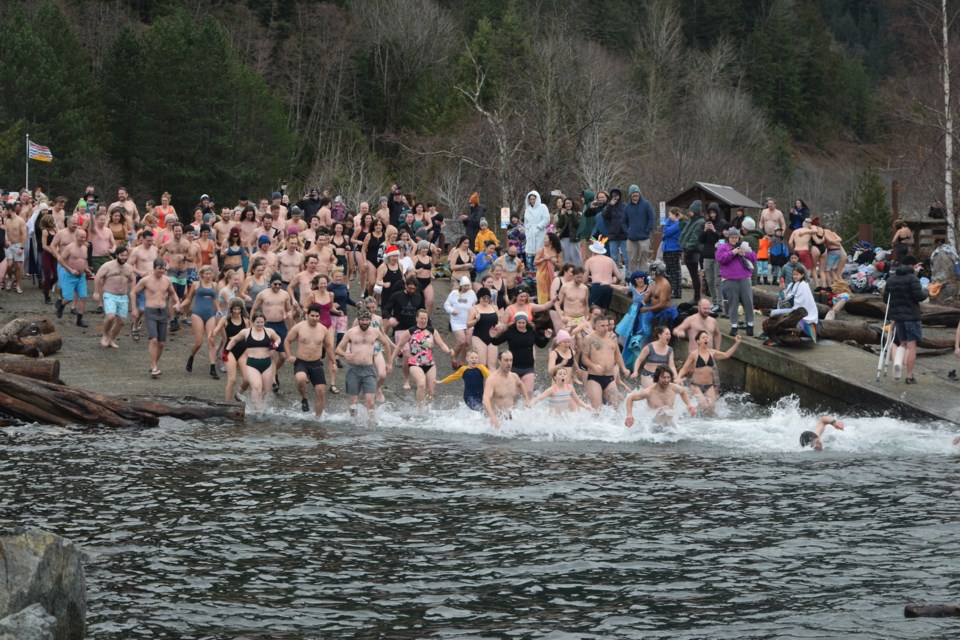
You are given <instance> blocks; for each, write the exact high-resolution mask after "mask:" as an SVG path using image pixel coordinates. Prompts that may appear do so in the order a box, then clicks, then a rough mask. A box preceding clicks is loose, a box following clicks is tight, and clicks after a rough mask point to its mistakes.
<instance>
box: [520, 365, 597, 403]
mask: <svg viewBox="0 0 960 640" xmlns="http://www.w3.org/2000/svg"><path fill="white" fill-rule="evenodd" d="M541 400H546V401H547V404H548V405H549V406H550V411H552V412H554V413H566V412H567V411H576V409H577V407H581V408H583V409H590V408H591V407H590V405H588V404H587V403H585V402H584V401H583V400H581V399H580V396H578V395H577V392H576V391H574V390H573V387H572V386H570V369H569V368H568V367H560V368H559V369H557V370H556V371H554V372H553V385H551V387H550V388H549V389H547V390H546V391H544V392H543V393H541V394H540V395H538V396H537V397H536V398H534V399H533V402H531V403H530V406H531V407H532V406H533V405H535V404H537V403H538V402H540V401H541Z"/></svg>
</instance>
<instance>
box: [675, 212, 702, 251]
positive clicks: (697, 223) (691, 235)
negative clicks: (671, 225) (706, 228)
mask: <svg viewBox="0 0 960 640" xmlns="http://www.w3.org/2000/svg"><path fill="white" fill-rule="evenodd" d="M704 222H705V221H704V219H703V218H702V217H701V216H697V217H695V218H690V219H689V220H687V221H685V222H684V224H683V229H682V230H681V231H680V246H681V247H682V248H683V250H684V251H700V234H701V233H703V225H704Z"/></svg>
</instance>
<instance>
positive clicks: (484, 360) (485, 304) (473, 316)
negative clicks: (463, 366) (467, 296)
mask: <svg viewBox="0 0 960 640" xmlns="http://www.w3.org/2000/svg"><path fill="white" fill-rule="evenodd" d="M498 322H500V314H499V313H498V311H497V308H496V307H495V306H494V305H493V303H492V302H491V301H490V290H489V289H487V288H486V287H480V288H479V289H477V304H475V305H473V307H471V308H470V313H468V314H467V326H468V327H473V337H472V338H471V340H472V341H473V348H474V349H475V350H476V352H477V354H478V355H479V357H480V364H482V365H484V366H486V367H489V366H492V365H493V363H494V362H496V361H497V347H496V345H494V344H493V338H491V337H490V329H492V328H494V327H495V326H497V323H498Z"/></svg>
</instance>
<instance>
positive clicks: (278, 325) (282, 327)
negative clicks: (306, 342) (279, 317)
mask: <svg viewBox="0 0 960 640" xmlns="http://www.w3.org/2000/svg"><path fill="white" fill-rule="evenodd" d="M266 327H267V329H273V330H274V331H276V332H277V335H278V336H280V344H278V345H277V353H283V343H284V341H286V339H287V325H286V323H283V322H267V323H266Z"/></svg>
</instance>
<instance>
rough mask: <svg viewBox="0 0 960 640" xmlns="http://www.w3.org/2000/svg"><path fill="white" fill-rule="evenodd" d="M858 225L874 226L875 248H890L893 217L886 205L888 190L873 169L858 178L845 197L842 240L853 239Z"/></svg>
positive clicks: (888, 205) (887, 203)
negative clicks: (876, 246)
mask: <svg viewBox="0 0 960 640" xmlns="http://www.w3.org/2000/svg"><path fill="white" fill-rule="evenodd" d="M861 224H871V225H873V242H874V244H876V245H879V246H882V247H888V246H890V230H891V228H892V225H893V213H892V211H891V210H890V204H889V202H888V201H887V188H886V186H885V185H884V184H883V180H882V179H881V178H880V174H878V173H877V171H876V169H874V168H873V167H870V168H869V169H867V170H866V171H864V172H863V173H861V174H860V176H859V177H858V178H857V183H856V186H854V189H853V191H852V192H851V193H850V194H849V196H848V197H847V204H846V207H845V211H844V213H843V218H842V224H841V235H842V236H843V237H844V238H851V237H853V236H856V235H857V233H858V231H859V228H860V225H861Z"/></svg>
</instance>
